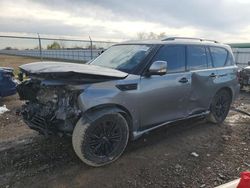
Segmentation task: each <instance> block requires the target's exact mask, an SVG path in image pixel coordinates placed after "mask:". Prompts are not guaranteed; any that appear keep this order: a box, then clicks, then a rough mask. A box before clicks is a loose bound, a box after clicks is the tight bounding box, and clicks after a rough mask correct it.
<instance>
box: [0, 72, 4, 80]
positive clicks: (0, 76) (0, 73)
mask: <svg viewBox="0 0 250 188" xmlns="http://www.w3.org/2000/svg"><path fill="white" fill-rule="evenodd" d="M2 79H3V74H2V72H0V80H2Z"/></svg>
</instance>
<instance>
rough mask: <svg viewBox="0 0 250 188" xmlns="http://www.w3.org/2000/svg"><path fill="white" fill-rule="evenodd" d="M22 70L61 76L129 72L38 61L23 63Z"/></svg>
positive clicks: (120, 75)
mask: <svg viewBox="0 0 250 188" xmlns="http://www.w3.org/2000/svg"><path fill="white" fill-rule="evenodd" d="M19 68H20V69H21V71H22V72H23V73H25V74H27V75H36V76H42V77H46V76H47V75H50V76H53V77H56V76H57V75H60V77H63V76H67V75H71V76H72V75H74V74H77V75H79V76H88V77H89V76H97V77H98V76H99V77H102V78H125V77H126V76H127V75H128V74H127V73H125V72H122V71H119V70H115V69H110V68H105V67H100V66H95V65H89V64H78V63H65V62H53V61H51V62H50V61H48V62H44V61H43V62H36V63H29V64H25V65H21V66H20V67H19Z"/></svg>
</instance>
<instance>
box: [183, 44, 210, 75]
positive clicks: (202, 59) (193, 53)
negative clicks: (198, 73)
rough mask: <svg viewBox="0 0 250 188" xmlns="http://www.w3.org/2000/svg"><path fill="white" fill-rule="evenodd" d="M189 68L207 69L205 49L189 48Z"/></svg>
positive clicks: (200, 47)
mask: <svg viewBox="0 0 250 188" xmlns="http://www.w3.org/2000/svg"><path fill="white" fill-rule="evenodd" d="M187 68H188V70H198V69H205V68H207V56H206V49H205V47H203V46H187Z"/></svg>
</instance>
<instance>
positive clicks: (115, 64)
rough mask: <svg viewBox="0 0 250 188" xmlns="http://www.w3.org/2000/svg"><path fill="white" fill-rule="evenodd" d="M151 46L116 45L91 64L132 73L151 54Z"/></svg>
mask: <svg viewBox="0 0 250 188" xmlns="http://www.w3.org/2000/svg"><path fill="white" fill-rule="evenodd" d="M150 48H151V45H116V46H112V47H110V48H109V49H108V50H106V51H105V52H103V53H102V54H101V55H100V56H99V57H97V58H96V59H95V60H93V61H92V62H91V63H90V64H92V65H98V66H102V67H108V68H112V69H117V70H121V71H124V72H127V73H129V72H131V71H132V70H133V69H134V68H135V67H136V66H137V65H139V63H141V61H142V60H143V59H144V58H145V57H146V56H147V54H148V53H149V51H150V50H149V49H150Z"/></svg>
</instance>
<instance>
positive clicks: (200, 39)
mask: <svg viewBox="0 0 250 188" xmlns="http://www.w3.org/2000/svg"><path fill="white" fill-rule="evenodd" d="M176 39H187V40H199V41H201V42H203V41H209V42H214V43H219V42H218V41H216V40H209V39H202V38H192V37H168V38H165V39H163V40H162V41H167V40H176Z"/></svg>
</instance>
